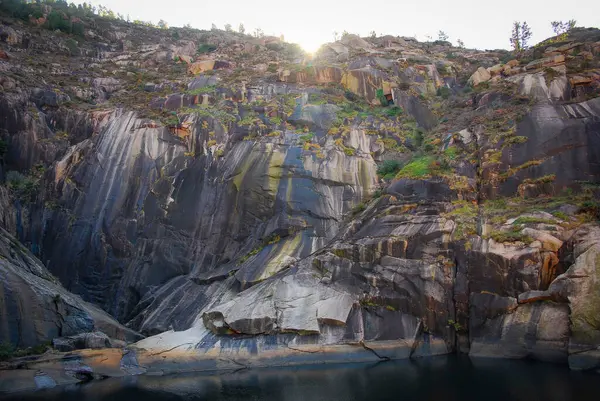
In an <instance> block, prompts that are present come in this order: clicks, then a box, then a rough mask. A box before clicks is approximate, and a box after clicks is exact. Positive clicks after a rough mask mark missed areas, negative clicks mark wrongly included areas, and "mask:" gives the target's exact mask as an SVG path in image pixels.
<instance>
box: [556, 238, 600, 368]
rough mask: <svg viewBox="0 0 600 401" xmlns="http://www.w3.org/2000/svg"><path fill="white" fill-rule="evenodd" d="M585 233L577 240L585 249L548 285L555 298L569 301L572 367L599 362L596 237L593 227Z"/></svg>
mask: <svg viewBox="0 0 600 401" xmlns="http://www.w3.org/2000/svg"><path fill="white" fill-rule="evenodd" d="M585 234H587V235H584V236H583V238H580V239H579V241H578V242H579V244H586V246H585V248H583V249H585V250H583V249H581V248H580V251H579V252H581V253H580V254H579V255H578V256H577V258H576V259H575V263H573V265H572V266H571V267H569V269H568V270H567V272H566V273H564V274H562V275H560V276H559V277H558V278H557V279H556V280H555V281H554V282H553V283H552V284H551V285H550V288H549V289H548V292H550V293H551V294H553V296H554V297H555V298H557V299H559V300H567V301H568V302H569V308H570V310H571V314H570V321H571V336H570V339H569V354H570V355H569V365H570V366H571V368H573V369H593V368H597V367H598V366H600V359H598V353H597V347H598V344H600V320H599V319H598V317H599V316H600V314H599V313H598V307H599V306H600V299H599V298H598V297H599V294H600V284H599V283H600V242H599V241H600V238H598V237H597V236H595V235H594V234H596V233H595V232H594V231H591V232H588V233H585ZM590 234H591V235H590ZM580 246H581V245H580ZM586 248H587V249H586Z"/></svg>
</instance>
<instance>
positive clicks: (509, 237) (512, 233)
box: [486, 226, 533, 244]
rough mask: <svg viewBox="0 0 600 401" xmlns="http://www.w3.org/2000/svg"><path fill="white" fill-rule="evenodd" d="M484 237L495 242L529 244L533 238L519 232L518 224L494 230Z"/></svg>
mask: <svg viewBox="0 0 600 401" xmlns="http://www.w3.org/2000/svg"><path fill="white" fill-rule="evenodd" d="M486 238H491V239H493V240H494V241H496V242H500V243H503V242H523V243H525V244H529V243H531V242H533V239H532V238H531V237H530V236H528V235H525V234H523V233H522V232H521V228H520V227H519V226H514V227H512V228H511V229H510V230H506V231H503V230H494V231H492V232H491V233H490V234H489V235H488V236H487V237H486Z"/></svg>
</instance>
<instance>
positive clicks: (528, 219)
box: [513, 216, 556, 225]
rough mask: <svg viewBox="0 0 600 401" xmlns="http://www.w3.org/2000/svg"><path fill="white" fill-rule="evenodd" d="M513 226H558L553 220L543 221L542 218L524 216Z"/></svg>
mask: <svg viewBox="0 0 600 401" xmlns="http://www.w3.org/2000/svg"><path fill="white" fill-rule="evenodd" d="M513 224H514V225H520V224H556V221H555V220H552V219H543V218H540V217H529V216H523V217H519V218H518V219H516V220H515V221H514V223H513Z"/></svg>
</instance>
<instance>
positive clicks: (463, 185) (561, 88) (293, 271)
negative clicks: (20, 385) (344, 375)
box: [0, 6, 600, 375]
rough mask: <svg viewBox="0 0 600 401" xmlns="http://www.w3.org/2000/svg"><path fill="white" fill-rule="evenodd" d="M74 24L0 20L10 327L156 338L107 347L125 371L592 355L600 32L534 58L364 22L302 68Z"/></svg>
mask: <svg viewBox="0 0 600 401" xmlns="http://www.w3.org/2000/svg"><path fill="white" fill-rule="evenodd" d="M45 7H46V9H44V10H45V11H44V12H50V11H48V9H47V7H48V6H45ZM61 12H62V11H61ZM66 15H67V14H65V18H66ZM73 18H75V17H71V21H72V22H73V21H74V20H73ZM73 23H76V24H82V25H83V26H84V28H85V29H84V30H83V33H82V34H81V35H79V36H75V35H67V34H64V33H57V32H52V31H49V30H47V29H45V28H44V26H43V25H41V26H37V25H36V23H35V22H34V21H28V22H26V23H24V22H22V21H19V20H16V19H14V18H10V17H8V16H7V17H3V19H2V25H1V26H0V38H1V39H2V42H0V44H1V46H2V48H1V49H2V50H1V52H0V55H2V57H1V58H2V60H0V71H2V76H1V77H0V84H1V85H2V92H0V116H1V117H0V141H1V142H0V144H2V146H1V147H0V152H1V153H0V179H1V180H2V183H3V185H2V186H0V207H1V210H0V224H1V226H2V227H3V228H2V232H1V237H2V240H3V241H4V242H5V243H6V244H5V245H6V246H5V247H4V248H6V249H5V252H4V251H3V254H2V255H1V256H2V257H0V266H2V269H3V270H2V271H3V275H2V277H0V290H2V293H1V294H2V297H0V300H2V304H1V305H0V311H2V317H0V322H1V323H2V326H1V327H0V339H1V340H2V341H6V342H10V343H12V344H13V345H15V346H18V347H26V346H31V345H35V344H36V343H39V342H43V341H48V340H51V339H53V338H55V337H59V336H69V335H74V334H80V333H86V332H92V331H95V330H100V331H103V332H104V333H106V334H107V335H108V336H109V337H112V338H117V339H120V340H127V341H130V342H131V341H134V340H137V339H139V338H141V336H142V335H143V336H147V337H148V338H146V339H144V340H142V341H140V342H137V343H135V344H133V345H132V346H131V347H130V348H129V349H128V350H127V351H126V353H125V354H121V351H118V352H117V353H108V354H106V355H109V354H110V355H112V356H111V360H112V359H114V358H118V359H120V360H121V362H120V365H119V364H117V365H118V366H121V370H120V371H119V372H121V373H119V374H132V373H140V372H142V371H152V369H162V370H163V371H164V370H165V369H166V370H169V369H170V368H168V367H165V366H166V365H165V364H168V363H178V364H180V365H179V366H180V367H179V368H177V369H176V370H181V369H185V368H184V366H187V368H188V369H194V370H198V369H200V368H199V367H201V368H202V369H210V368H228V367H235V366H236V364H242V365H244V366H254V365H256V366H258V365H268V364H276V363H302V361H316V360H319V361H322V360H326V361H327V360H332V361H334V360H338V361H339V360H368V359H380V358H383V359H386V358H402V357H417V356H427V355H435V354H443V353H450V352H455V351H458V352H464V353H469V354H470V355H472V356H494V357H507V358H536V359H541V360H548V361H555V362H562V363H567V362H568V363H569V364H570V366H571V367H573V368H577V369H591V368H597V367H598V366H599V364H600V356H599V355H600V353H599V351H598V346H599V345H600V321H599V320H598V316H600V314H599V313H598V312H600V289H599V287H598V285H597V282H598V280H600V276H599V270H598V269H599V267H598V266H599V265H598V263H599V262H598V257H599V256H598V252H600V248H599V246H600V245H599V244H598V240H599V238H600V236H599V235H598V234H599V233H600V232H599V230H600V228H599V227H598V223H597V219H598V217H599V214H600V204H599V203H598V201H597V197H598V185H599V184H600V98H598V95H599V85H600V64H599V59H598V56H599V54H600V31H598V30H595V29H576V30H574V31H572V32H571V33H570V34H569V35H568V36H567V37H562V38H560V40H559V39H557V38H554V39H549V40H548V41H546V42H543V43H542V44H540V45H538V46H536V47H534V48H532V49H530V50H528V51H527V52H526V53H524V54H522V55H521V56H520V57H519V58H518V59H513V57H512V56H511V54H509V53H507V52H505V51H494V52H491V51H488V52H482V51H477V50H468V49H463V48H457V47H452V46H451V45H450V44H449V43H447V42H433V43H419V42H417V41H415V40H414V39H411V38H399V37H392V36H384V37H380V38H374V39H370V38H369V39H364V38H359V37H357V36H355V35H346V36H345V37H344V38H342V39H341V41H339V42H336V43H330V44H326V45H324V46H323V47H322V48H321V50H320V51H319V52H318V53H317V54H316V55H314V57H309V56H308V55H306V54H304V53H303V52H302V51H300V50H299V49H298V48H297V47H295V46H293V45H290V44H287V43H284V42H281V41H280V40H279V39H277V38H271V37H266V38H252V37H249V36H244V35H240V34H234V33H231V32H225V31H210V32H202V31H196V30H192V29H179V28H172V29H169V30H161V29H157V28H151V27H144V26H140V25H135V24H127V23H125V22H122V21H117V20H108V19H105V18H100V17H93V16H89V15H88V16H85V17H77V21H75V22H73ZM13 237H14V238H16V239H17V240H18V241H20V243H19V242H17V241H16V240H15V239H13ZM9 245H10V246H9ZM25 248H26V249H25ZM2 249H3V248H0V251H1V250H2ZM15 249H16V250H18V251H15ZM15 252H16V253H15ZM36 258H37V259H39V261H38V260H37V259H36ZM50 273H51V274H50ZM54 277H56V279H54ZM63 287H64V288H63ZM67 291H69V292H67ZM71 293H73V294H77V296H75V295H72V294H71ZM56 294H59V295H56ZM78 296H80V297H81V298H83V300H85V301H86V302H89V303H93V304H95V305H97V307H98V308H102V309H103V310H104V311H100V309H98V308H96V307H93V306H91V305H90V304H87V303H85V302H84V301H83V300H81V299H79V298H78ZM57 299H58V300H60V302H57ZM58 303H61V305H63V304H64V305H63V306H60V307H59V305H58ZM17 305H18V306H17ZM61 308H66V309H67V310H74V311H76V312H73V313H74V315H75V318H74V319H75V320H76V324H75V326H76V327H75V328H74V329H73V330H72V329H71V328H72V327H71V326H70V323H67V322H66V320H65V317H64V313H63V312H62V311H61V310H60V309H61ZM70 308H71V309H70ZM31 311H33V312H31ZM68 314H69V315H72V313H71V312H68ZM108 314H110V315H112V317H113V318H114V319H116V320H118V321H119V322H120V324H119V323H117V322H116V321H114V320H113V318H111V317H109V315H108ZM38 320H43V321H44V322H45V323H43V325H42V326H40V324H41V323H38ZM67 320H68V318H67ZM84 323H85V324H84ZM23 324H27V325H33V326H35V327H36V329H35V330H33V331H26V332H25V331H23V329H22V327H24V326H23ZM122 325H124V326H127V327H128V328H127V329H126V328H125V327H124V326H122ZM68 327H71V328H68ZM138 333H141V334H138ZM106 352H108V351H106ZM111 352H112V351H111ZM157 353H160V355H161V356H160V360H158V357H155V356H154V355H158V354H157ZM113 354H114V355H113ZM94 355H95V354H94ZM123 355H124V356H123ZM84 357H86V356H85V355H84ZM87 357H89V358H92V359H94V358H95V356H93V355H92V356H90V355H87ZM278 358H279V359H278ZM286 358H288V359H286ZM319 358H320V359H319ZM328 358H331V359H328ZM232 361H233V362H232ZM257 361H258V362H257ZM87 363H88V364H89V366H92V365H93V363H92V362H89V361H88V362H87ZM186 363H187V364H189V365H186ZM94 366H96V365H94ZM97 369H100V370H102V368H101V367H98V368H97ZM124 372H125V373H124ZM102 374H107V375H109V374H117V373H115V372H109V373H106V372H105V373H102Z"/></svg>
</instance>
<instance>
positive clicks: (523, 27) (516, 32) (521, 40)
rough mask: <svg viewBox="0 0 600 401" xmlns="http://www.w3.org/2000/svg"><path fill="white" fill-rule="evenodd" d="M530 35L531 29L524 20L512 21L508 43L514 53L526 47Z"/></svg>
mask: <svg viewBox="0 0 600 401" xmlns="http://www.w3.org/2000/svg"><path fill="white" fill-rule="evenodd" d="M531 35H532V33H531V29H530V28H529V25H527V22H526V21H523V23H521V22H519V21H515V22H514V23H513V29H512V35H511V37H510V43H511V45H512V47H513V49H514V51H515V52H516V53H520V52H522V51H523V50H525V49H526V48H527V42H529V39H531Z"/></svg>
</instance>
